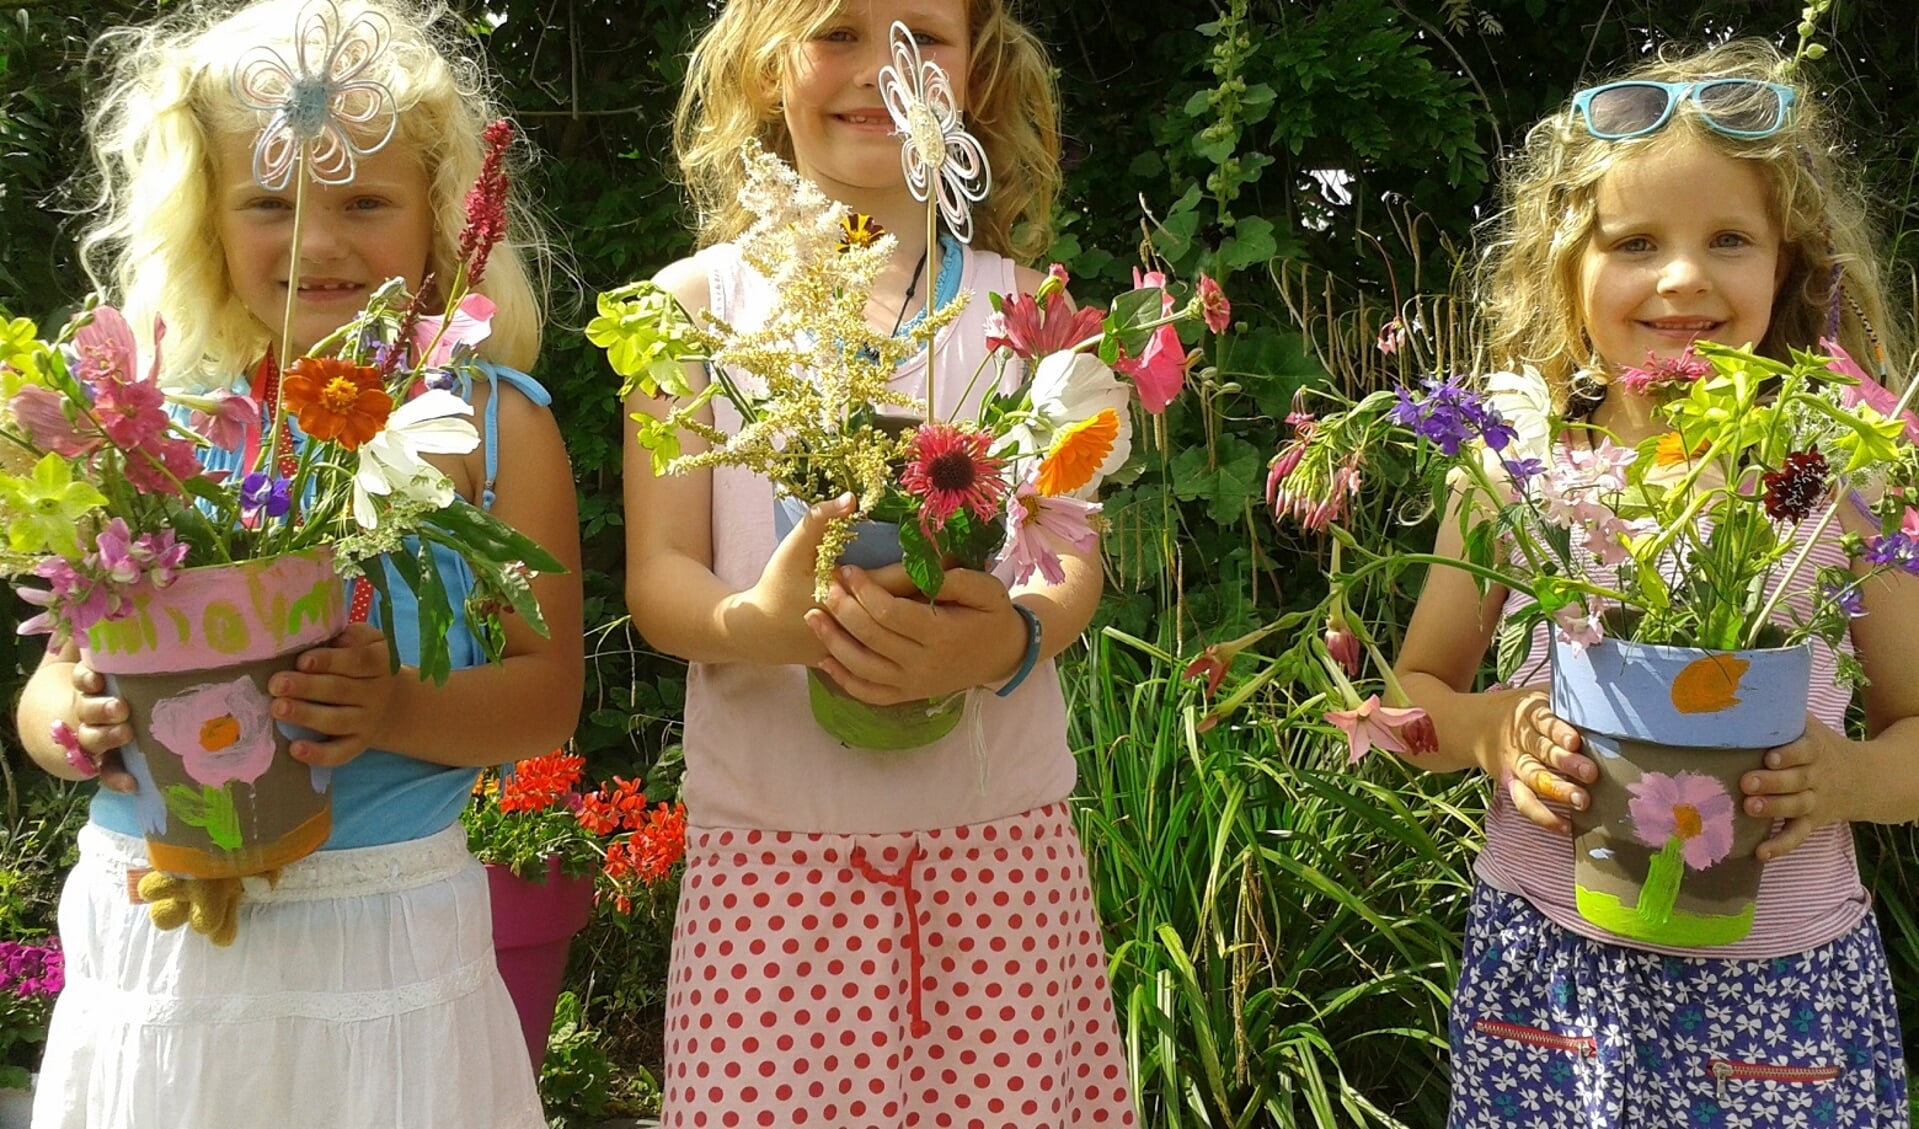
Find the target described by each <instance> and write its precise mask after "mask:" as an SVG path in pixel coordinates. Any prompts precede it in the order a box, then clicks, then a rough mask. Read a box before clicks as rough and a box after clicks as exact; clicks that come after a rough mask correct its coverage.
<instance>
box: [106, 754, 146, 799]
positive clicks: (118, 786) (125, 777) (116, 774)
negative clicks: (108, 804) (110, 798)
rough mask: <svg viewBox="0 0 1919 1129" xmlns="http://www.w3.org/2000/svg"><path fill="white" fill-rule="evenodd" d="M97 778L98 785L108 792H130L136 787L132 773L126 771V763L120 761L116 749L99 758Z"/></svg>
mask: <svg viewBox="0 0 1919 1129" xmlns="http://www.w3.org/2000/svg"><path fill="white" fill-rule="evenodd" d="M99 780H100V787H102V788H105V789H106V790H107V791H109V792H131V791H133V790H134V789H135V788H136V787H138V785H137V784H135V783H134V779H133V774H132V773H131V772H128V771H127V766H126V764H125V763H124V762H123V761H121V759H120V753H119V751H118V750H114V751H112V752H109V753H107V754H106V755H105V756H103V757H101V758H100V777H99Z"/></svg>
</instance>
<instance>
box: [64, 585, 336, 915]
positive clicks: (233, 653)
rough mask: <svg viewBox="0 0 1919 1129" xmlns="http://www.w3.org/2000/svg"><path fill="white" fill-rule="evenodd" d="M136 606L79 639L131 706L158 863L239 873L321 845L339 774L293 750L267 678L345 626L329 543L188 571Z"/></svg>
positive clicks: (131, 760) (191, 871) (139, 592)
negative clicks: (273, 708)
mask: <svg viewBox="0 0 1919 1129" xmlns="http://www.w3.org/2000/svg"><path fill="white" fill-rule="evenodd" d="M129 600H130V603H131V606H132V610H131V612H130V614H128V615H126V616H125V617H123V618H120V619H116V620H112V621H105V620H103V621H101V622H98V623H95V624H94V625H93V626H92V627H91V628H89V629H88V630H87V631H86V632H85V633H84V634H82V635H81V636H80V637H79V643H80V653H81V655H82V657H83V658H84V659H85V660H86V661H87V662H88V663H89V664H91V665H92V666H93V668H94V669H96V670H98V671H100V672H101V673H102V674H103V675H105V676H106V680H107V689H108V692H109V693H111V694H113V695H115V696H116V697H120V698H124V699H125V700H126V702H127V704H128V706H129V708H130V710H131V713H132V717H131V721H132V725H133V741H132V742H131V743H130V744H128V745H126V746H124V747H123V748H122V749H121V755H122V757H123V758H124V760H125V762H126V767H127V770H128V772H130V773H131V774H132V775H133V778H134V780H135V781H136V782H137V784H138V790H137V791H136V792H135V797H134V799H135V806H136V810H137V812H138V814H139V818H140V822H141V825H142V827H143V829H144V831H145V834H146V838H147V851H148V855H149V857H150V858H151V860H152V863H153V866H154V867H155V868H156V869H158V870H163V871H166V872H168V873H170V874H177V875H186V876H190V877H195V878H234V877H240V876H243V875H248V874H260V873H263V872H265V871H268V870H272V869H275V868H277V867H281V866H285V865H286V864H287V863H290V862H292V861H294V860H295V859H298V858H301V857H303V856H305V855H307V854H310V853H312V852H313V851H316V850H318V849H319V848H320V845H321V844H322V843H324V842H326V839H327V836H328V835H329V834H331V832H332V830H333V814H332V806H331V803H330V797H329V791H330V788H331V783H332V780H331V776H332V773H331V770H330V769H326V768H321V767H316V766H309V765H306V764H302V763H300V762H299V761H296V760H294V759H293V758H292V756H291V755H290V754H289V753H288V748H287V747H288V743H289V736H290V734H289V732H288V730H289V729H290V728H291V727H283V726H281V725H279V724H276V723H275V722H274V721H273V720H272V718H271V716H270V714H269V712H268V706H269V703H270V698H269V696H268V693H267V683H268V680H269V679H271V678H272V677H273V676H274V675H275V674H277V673H279V672H280V671H283V670H291V669H293V661H294V658H295V656H296V655H298V654H299V652H301V651H303V650H306V649H307V648H309V647H313V646H316V645H318V644H320V643H323V642H325V641H326V640H328V639H330V638H332V637H333V636H334V635H337V634H339V632H340V631H341V629H342V628H344V627H345V626H346V619H347V605H346V590H345V586H344V585H343V584H342V583H341V580H340V577H339V576H338V575H337V574H335V572H334V571H333V555H332V552H331V550H317V551H314V552H307V553H295V554H289V555H286V556H279V557H271V558H267V559H265V560H250V561H240V562H237V563H234V564H228V565H212V566H207V567H203V568H193V569H186V570H184V571H182V572H180V573H178V574H177V575H176V576H175V577H174V579H173V582H172V583H170V584H168V585H167V586H166V587H165V588H159V589H156V588H154V587H152V585H151V584H150V583H149V582H142V583H141V584H140V585H138V586H136V587H135V588H133V589H132V590H131V592H130V594H129ZM294 735H297V732H296V733H295V734H294Z"/></svg>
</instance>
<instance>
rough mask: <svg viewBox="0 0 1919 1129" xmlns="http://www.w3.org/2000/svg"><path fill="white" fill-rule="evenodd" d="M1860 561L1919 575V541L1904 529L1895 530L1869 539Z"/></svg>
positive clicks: (1860, 555)
mask: <svg viewBox="0 0 1919 1129" xmlns="http://www.w3.org/2000/svg"><path fill="white" fill-rule="evenodd" d="M1859 559H1860V560H1863V561H1865V562H1866V563H1867V564H1874V565H1884V566H1886V567H1887V568H1898V569H1904V570H1905V571H1907V572H1910V573H1912V574H1914V575H1919V541H1915V540H1914V539H1913V537H1912V535H1911V534H1909V533H1907V532H1906V531H1905V530H1903V529H1895V530H1893V531H1892V532H1891V533H1888V534H1886V535H1885V536H1883V537H1868V538H1866V547H1865V550H1864V551H1863V552H1861V553H1860V554H1859Z"/></svg>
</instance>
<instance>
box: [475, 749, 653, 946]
mask: <svg viewBox="0 0 1919 1129" xmlns="http://www.w3.org/2000/svg"><path fill="white" fill-rule="evenodd" d="M585 767H586V758H585V757H582V756H580V755H578V754H576V753H569V752H567V751H566V750H564V749H555V750H554V751H553V752H551V753H547V754H545V755H543V756H538V757H529V758H527V759H525V760H522V761H518V762H516V763H514V764H513V766H512V767H511V768H510V769H508V770H506V771H504V772H488V773H486V774H485V775H483V776H482V777H481V778H480V780H479V781H478V782H477V783H476V784H475V785H474V788H473V802H472V803H470V804H468V805H467V808H466V810H465V811H464V812H463V813H462V814H461V819H462V821H463V822H465V824H466V832H467V847H468V849H469V850H471V851H472V852H473V855H474V857H475V858H478V859H479V860H480V861H481V862H484V863H491V864H494V865H497V866H503V867H505V868H507V869H509V870H511V871H512V872H513V873H514V874H516V875H518V876H520V877H521V878H531V879H534V880H538V879H541V878H544V877H545V875H546V872H547V865H548V860H549V859H555V858H557V859H558V860H559V872H560V873H561V874H563V875H566V876H568V877H579V876H581V875H585V874H589V873H592V874H595V875H596V881H595V885H596V886H597V887H598V890H599V900H600V901H609V900H610V901H612V902H613V904H614V906H615V907H616V908H617V909H618V910H619V911H620V912H621V913H627V912H629V911H630V910H631V909H632V905H633V900H634V899H635V898H636V897H639V896H640V895H642V894H643V893H644V892H646V891H647V890H650V889H652V888H653V887H654V886H656V885H658V884H659V883H660V882H661V881H663V880H664V879H666V878H667V877H668V876H669V875H670V874H671V873H672V871H673V867H674V866H675V865H676V864H677V863H678V862H679V861H680V859H681V858H682V857H684V855H685V854H686V808H685V807H684V806H683V805H681V804H679V803H673V804H668V803H666V802H665V801H659V802H657V803H653V804H651V805H649V804H648V803H647V798H646V794H645V793H644V792H643V791H641V788H640V782H639V781H637V780H626V779H623V778H621V777H618V776H615V777H614V778H613V779H612V780H611V781H610V782H608V783H605V784H601V785H600V786H598V787H597V788H594V789H593V790H591V791H582V790H581V787H580V784H581V779H582V776H583V773H584V769H585Z"/></svg>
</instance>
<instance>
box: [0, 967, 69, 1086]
mask: <svg viewBox="0 0 1919 1129" xmlns="http://www.w3.org/2000/svg"><path fill="white" fill-rule="evenodd" d="M65 983H66V958H65V957H64V955H62V953H61V952H60V946H59V944H58V943H57V942H55V943H49V944H41V943H39V942H37V941H0V1088H5V1089H25V1088H26V1087H27V1085H28V1082H29V1079H30V1076H31V1075H32V1073H33V1071H34V1069H35V1068H36V1067H38V1066H39V1064H40V1044H42V1043H44V1042H46V1040H47V1019H48V1017H49V1016H50V1015H51V1014H52V1012H53V998H54V997H55V996H57V995H59V994H60V989H61V987H62V986H64V985H65Z"/></svg>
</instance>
